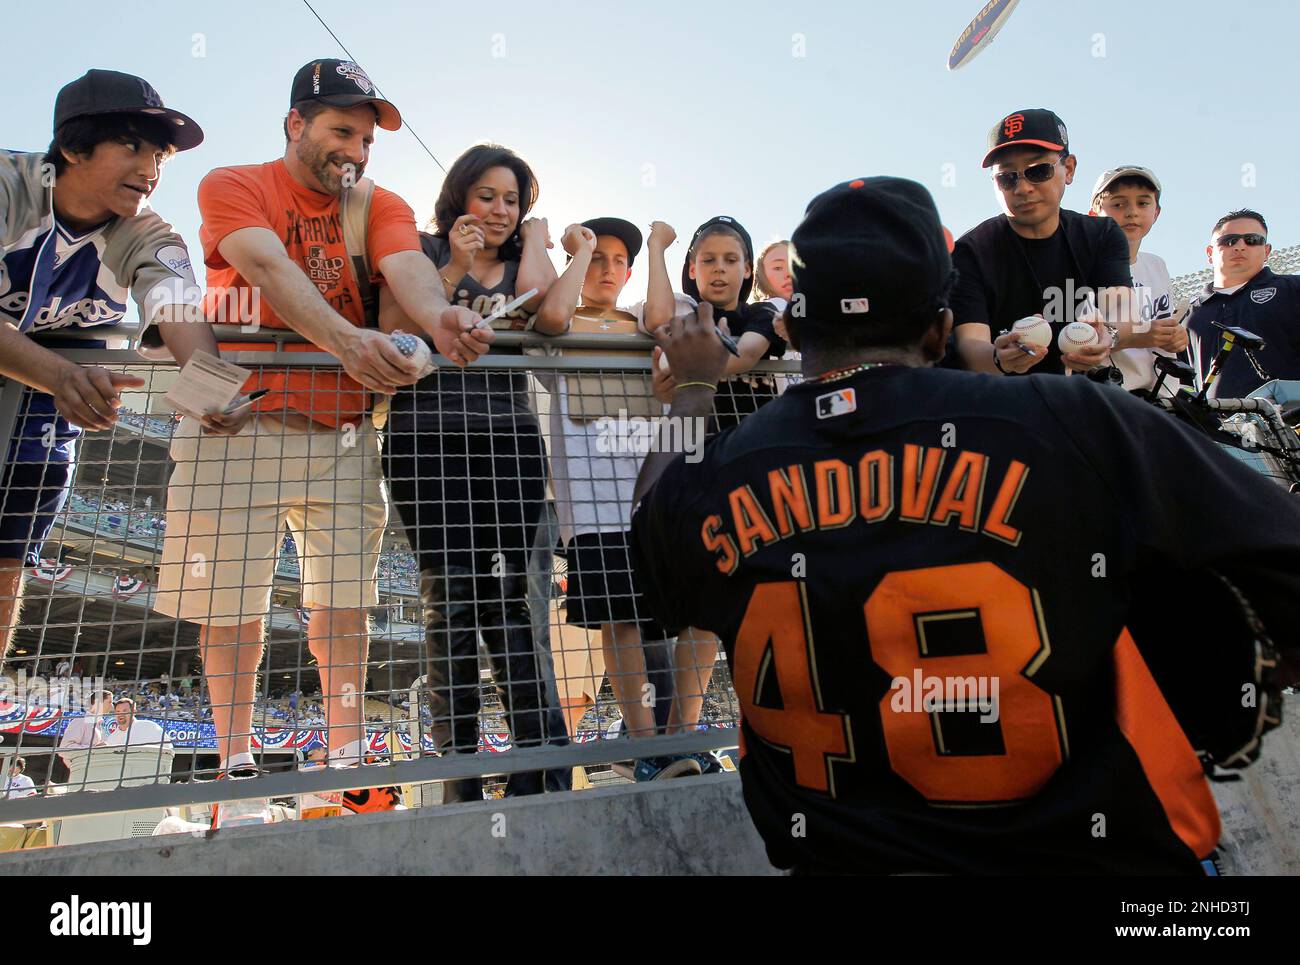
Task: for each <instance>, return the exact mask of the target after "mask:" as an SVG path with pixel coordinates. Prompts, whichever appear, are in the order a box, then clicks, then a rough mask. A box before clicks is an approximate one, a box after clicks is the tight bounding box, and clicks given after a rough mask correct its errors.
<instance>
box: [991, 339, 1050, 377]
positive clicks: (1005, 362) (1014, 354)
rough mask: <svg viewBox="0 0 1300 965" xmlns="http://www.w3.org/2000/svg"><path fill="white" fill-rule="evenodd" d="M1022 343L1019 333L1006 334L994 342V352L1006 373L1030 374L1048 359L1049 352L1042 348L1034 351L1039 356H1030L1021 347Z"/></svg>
mask: <svg viewBox="0 0 1300 965" xmlns="http://www.w3.org/2000/svg"><path fill="white" fill-rule="evenodd" d="M1021 341H1022V336H1021V335H1020V333H1018V332H1004V333H1003V334H1001V335H999V336H998V337H997V338H995V339H994V340H993V351H994V352H995V353H997V357H998V362H999V363H1000V364H1001V366H1002V370H1003V371H1004V372H1028V371H1029V370H1030V369H1032V368H1033V367H1034V366H1035V365H1037V364H1038V363H1039V362H1041V361H1042V360H1043V359H1045V358H1046V357H1047V350H1046V349H1042V348H1039V349H1034V351H1036V352H1037V353H1038V354H1037V355H1030V354H1029V353H1028V352H1026V351H1025V350H1024V349H1022V348H1021V347H1020V343H1021ZM1031 347H1032V346H1031Z"/></svg>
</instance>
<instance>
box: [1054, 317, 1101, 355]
mask: <svg viewBox="0 0 1300 965" xmlns="http://www.w3.org/2000/svg"><path fill="white" fill-rule="evenodd" d="M1100 341H1101V336H1100V335H1098V334H1097V330H1096V329H1095V328H1093V327H1092V326H1091V325H1089V324H1088V323H1087V322H1071V323H1070V324H1069V325H1067V326H1065V328H1063V329H1061V334H1060V335H1059V336H1058V337H1057V339H1056V344H1057V345H1058V346H1059V347H1060V349H1061V352H1062V353H1063V354H1065V355H1069V354H1070V353H1071V352H1077V351H1078V350H1079V349H1081V348H1091V347H1092V346H1094V345H1096V344H1098V343H1099V342H1100Z"/></svg>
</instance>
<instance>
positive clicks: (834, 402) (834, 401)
mask: <svg viewBox="0 0 1300 965" xmlns="http://www.w3.org/2000/svg"><path fill="white" fill-rule="evenodd" d="M857 407H858V396H857V393H856V392H854V390H853V389H840V390H839V391H838V392H827V393H826V394H825V395H819V396H817V418H819V419H833V418H835V416H837V415H848V414H849V413H850V412H853V411H855V410H856V409H857Z"/></svg>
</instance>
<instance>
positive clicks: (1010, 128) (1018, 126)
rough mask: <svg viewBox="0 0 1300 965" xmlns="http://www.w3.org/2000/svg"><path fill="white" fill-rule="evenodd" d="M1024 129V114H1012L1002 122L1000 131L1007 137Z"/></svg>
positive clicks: (1013, 135)
mask: <svg viewBox="0 0 1300 965" xmlns="http://www.w3.org/2000/svg"><path fill="white" fill-rule="evenodd" d="M1024 129H1025V115H1024V114H1012V115H1010V116H1008V117H1007V119H1006V120H1004V121H1003V122H1002V132H1003V133H1004V134H1006V136H1007V137H1015V136H1016V135H1017V134H1019V133H1020V132H1021V131H1023V130H1024Z"/></svg>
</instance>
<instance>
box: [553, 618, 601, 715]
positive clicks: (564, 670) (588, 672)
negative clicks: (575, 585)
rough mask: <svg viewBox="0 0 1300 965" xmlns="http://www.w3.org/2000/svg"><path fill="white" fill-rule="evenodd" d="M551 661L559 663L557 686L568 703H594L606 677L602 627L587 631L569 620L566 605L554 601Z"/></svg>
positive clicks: (556, 668)
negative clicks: (589, 701)
mask: <svg viewBox="0 0 1300 965" xmlns="http://www.w3.org/2000/svg"><path fill="white" fill-rule="evenodd" d="M550 609H551V613H550V617H551V660H552V662H553V663H554V664H555V686H556V689H557V690H558V691H559V694H560V700H562V701H564V702H565V703H569V702H572V701H582V700H583V698H584V697H586V698H588V699H590V700H591V701H592V702H593V703H594V702H595V700H596V698H597V697H598V696H599V695H600V685H601V682H602V681H603V680H604V679H605V651H604V649H603V648H602V647H601V644H600V631H599V630H584V629H582V627H575V626H573V625H572V624H570V623H567V622H566V620H567V617H566V614H565V612H564V608H563V607H561V606H560V605H559V601H558V600H552V601H551V608H550Z"/></svg>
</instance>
